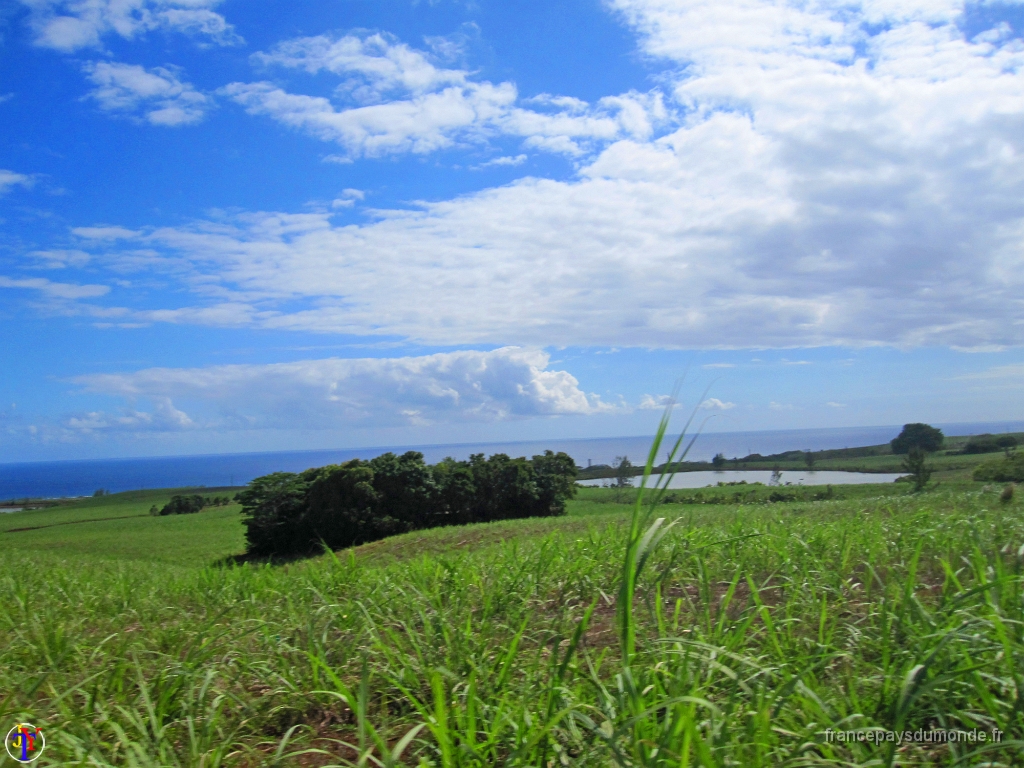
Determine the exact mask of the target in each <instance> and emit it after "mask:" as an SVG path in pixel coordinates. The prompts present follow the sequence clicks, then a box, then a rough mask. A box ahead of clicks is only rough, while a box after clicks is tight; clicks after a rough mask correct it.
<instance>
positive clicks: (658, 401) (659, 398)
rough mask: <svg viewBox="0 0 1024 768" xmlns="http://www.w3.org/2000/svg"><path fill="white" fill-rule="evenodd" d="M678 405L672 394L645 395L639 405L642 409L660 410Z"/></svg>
mask: <svg viewBox="0 0 1024 768" xmlns="http://www.w3.org/2000/svg"><path fill="white" fill-rule="evenodd" d="M677 405H678V403H676V401H675V400H674V399H673V398H672V396H671V395H644V396H643V397H642V398H640V404H639V405H638V406H637V408H639V409H640V410H642V411H660V410H663V409H665V408H668V407H669V406H671V407H673V408H675V407H676V406H677Z"/></svg>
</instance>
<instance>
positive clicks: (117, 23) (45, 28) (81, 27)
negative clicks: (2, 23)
mask: <svg viewBox="0 0 1024 768" xmlns="http://www.w3.org/2000/svg"><path fill="white" fill-rule="evenodd" d="M21 2H22V4H23V5H26V6H28V8H29V25H30V26H31V27H32V29H33V30H34V32H35V34H36V40H35V42H36V45H39V46H42V47H44V48H54V49H56V50H58V51H64V52H69V53H70V52H72V51H77V50H80V49H82V48H99V47H101V45H102V40H103V38H104V37H106V36H107V35H117V36H119V37H122V38H124V39H127V40H131V39H132V38H134V37H136V36H137V35H139V34H143V33H145V32H148V31H151V30H155V29H167V30H175V31H178V32H183V33H185V34H189V35H195V36H198V37H202V38H204V39H207V40H209V41H211V42H213V43H215V44H218V45H235V44H237V43H240V42H241V38H240V37H239V36H238V35H237V34H236V33H235V30H234V27H232V26H231V25H230V24H228V23H227V21H225V19H224V17H223V16H221V15H220V14H218V13H215V12H214V11H212V10H210V9H211V8H214V7H216V6H217V5H219V4H220V2H221V0H21Z"/></svg>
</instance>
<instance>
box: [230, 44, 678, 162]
mask: <svg viewBox="0 0 1024 768" xmlns="http://www.w3.org/2000/svg"><path fill="white" fill-rule="evenodd" d="M253 58H254V60H255V61H256V62H258V63H260V64H263V65H265V66H276V67H285V68H292V69H301V70H304V71H306V72H308V73H310V74H317V73H320V72H328V73H331V74H333V75H336V76H338V77H339V78H340V79H341V82H340V84H339V86H338V88H337V90H336V93H335V99H334V100H333V101H332V100H331V99H328V98H324V97H322V96H307V95H302V94H295V93H291V92H289V91H287V90H285V89H284V88H282V87H281V86H279V85H277V84H275V83H271V82H266V81H264V82H257V83H242V82H236V83H231V84H230V85H227V86H225V87H224V88H223V89H222V93H224V94H225V95H226V96H228V97H229V98H231V99H233V100H234V101H236V102H237V103H239V104H241V105H242V106H244V107H245V108H246V110H247V111H248V112H249V113H250V114H254V115H267V116H269V117H271V118H273V119H275V120H277V121H278V122H281V123H283V124H285V125H288V126H290V127H292V128H296V129H299V130H301V131H304V132H306V133H309V134H312V135H313V136H316V137H317V138H320V139H322V140H324V141H331V142H335V143H338V144H340V145H342V146H343V147H345V148H346V150H347V152H348V155H347V156H340V157H338V158H335V157H333V156H332V157H331V158H329V159H331V160H334V161H338V160H342V161H344V160H345V159H346V158H347V157H349V158H350V157H359V156H368V157H376V156H381V155H385V154H391V153H397V152H414V153H420V154H423V153H428V152H433V151H436V150H438V149H443V148H445V147H450V146H452V145H454V144H455V143H457V142H463V141H483V140H485V139H486V138H487V137H489V136H493V135H512V136H519V137H522V138H524V139H525V140H526V143H527V144H528V145H529V146H533V147H536V148H540V149H546V150H548V151H553V152H562V153H566V154H570V155H580V154H582V153H583V152H584V149H585V148H588V147H590V146H593V145H594V144H595V143H600V142H604V143H607V142H610V141H612V140H614V139H616V138H619V137H622V136H634V137H639V138H648V137H649V136H650V135H651V133H652V131H653V125H654V123H655V122H657V121H658V120H663V119H664V118H665V116H666V110H665V108H664V104H663V102H662V100H661V97H660V95H659V94H656V93H654V94H637V93H630V94H626V95H622V96H615V97H608V98H604V99H601V100H600V101H599V102H598V103H597V104H595V105H593V106H591V105H588V104H586V103H585V102H582V101H580V100H578V99H559V98H556V97H550V96H545V97H538V98H536V99H533V100H532V102H531V103H533V104H534V105H536V106H538V107H539V108H538V109H524V108H522V107H517V106H516V105H515V104H516V101H517V99H518V92H517V90H516V87H515V85H513V84H512V83H499V84H497V85H495V84H493V83H490V82H477V81H475V80H473V79H471V78H470V75H469V73H468V72H467V71H465V70H462V69H451V68H445V67H442V66H439V65H438V64H436V63H435V62H434V61H433V60H432V57H431V56H430V55H429V54H428V53H427V52H425V51H418V50H415V49H413V48H411V47H409V46H408V45H406V44H405V43H402V42H400V41H398V40H396V39H395V38H393V37H391V36H389V35H384V34H380V33H377V34H370V35H363V36H358V35H345V36H343V37H336V36H331V35H318V36H316V37H304V38H297V39H294V40H288V41H285V42H283V43H280V44H279V45H278V46H276V47H275V48H274V49H272V50H271V51H269V52H263V53H258V54H255V56H254V57H253Z"/></svg>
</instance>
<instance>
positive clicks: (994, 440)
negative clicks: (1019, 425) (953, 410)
mask: <svg viewBox="0 0 1024 768" xmlns="http://www.w3.org/2000/svg"><path fill="white" fill-rule="evenodd" d="M1016 447H1017V438H1016V437H1014V436H1013V435H999V436H996V435H989V434H984V435H975V436H974V437H972V438H971V439H970V440H968V441H967V445H965V446H964V448H963V452H964V453H998V452H999V451H1007V452H1009V451H1012V450H1013V449H1014V448H1016Z"/></svg>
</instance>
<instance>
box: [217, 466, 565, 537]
mask: <svg viewBox="0 0 1024 768" xmlns="http://www.w3.org/2000/svg"><path fill="white" fill-rule="evenodd" d="M575 479H576V464H575V463H574V462H573V460H572V458H571V457H570V456H568V455H567V454H565V453H557V454H556V453H553V452H551V451H545V452H544V454H542V455H539V456H534V457H533V459H532V460H527V459H525V458H519V459H510V458H509V457H508V456H506V455H505V454H503V453H498V454H495V455H493V456H491V457H490V458H489V459H485V458H484V456H483V454H474V455H473V456H470V458H469V461H455V460H454V459H450V458H449V459H445V460H444V461H442V462H440V463H439V464H437V465H435V466H433V467H431V466H427V464H425V463H424V461H423V454H422V453H417V452H416V451H408V452H407V453H405V454H403V455H401V456H396V455H395V454H393V453H385V454H383V455H382V456H378V457H377V458H375V459H371V460H370V461H361V460H359V459H354V460H352V461H348V462H346V463H344V464H341V465H332V466H328V467H320V468H318V469H309V470H306V471H305V472H302V473H299V474H292V473H289V472H275V473H274V474H272V475H266V476H264V477H259V478H256V479H255V480H253V482H252V483H250V484H249V487H248V488H246V489H245V490H244V491H243V492H241V493H240V494H238V496H237V499H238V501H240V502H241V503H242V514H243V516H244V520H245V527H246V534H245V536H246V541H247V542H248V545H249V547H248V554H249V555H250V556H256V557H281V556H295V555H306V554H311V553H313V552H317V551H322V550H323V548H324V547H328V548H331V549H340V548H342V547H350V546H353V545H356V544H364V543H366V542H370V541H376V540H378V539H383V538H385V537H387V536H393V535H395V534H398V533H407V532H409V531H417V530H423V529H425V528H436V527H439V526H446V525H465V524H467V523H483V522H493V521H495V520H510V519H513V518H520V517H551V516H556V515H563V514H565V503H566V501H567V500H569V499H571V498H572V497H573V496H574V495H575V493H576V484H575Z"/></svg>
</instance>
